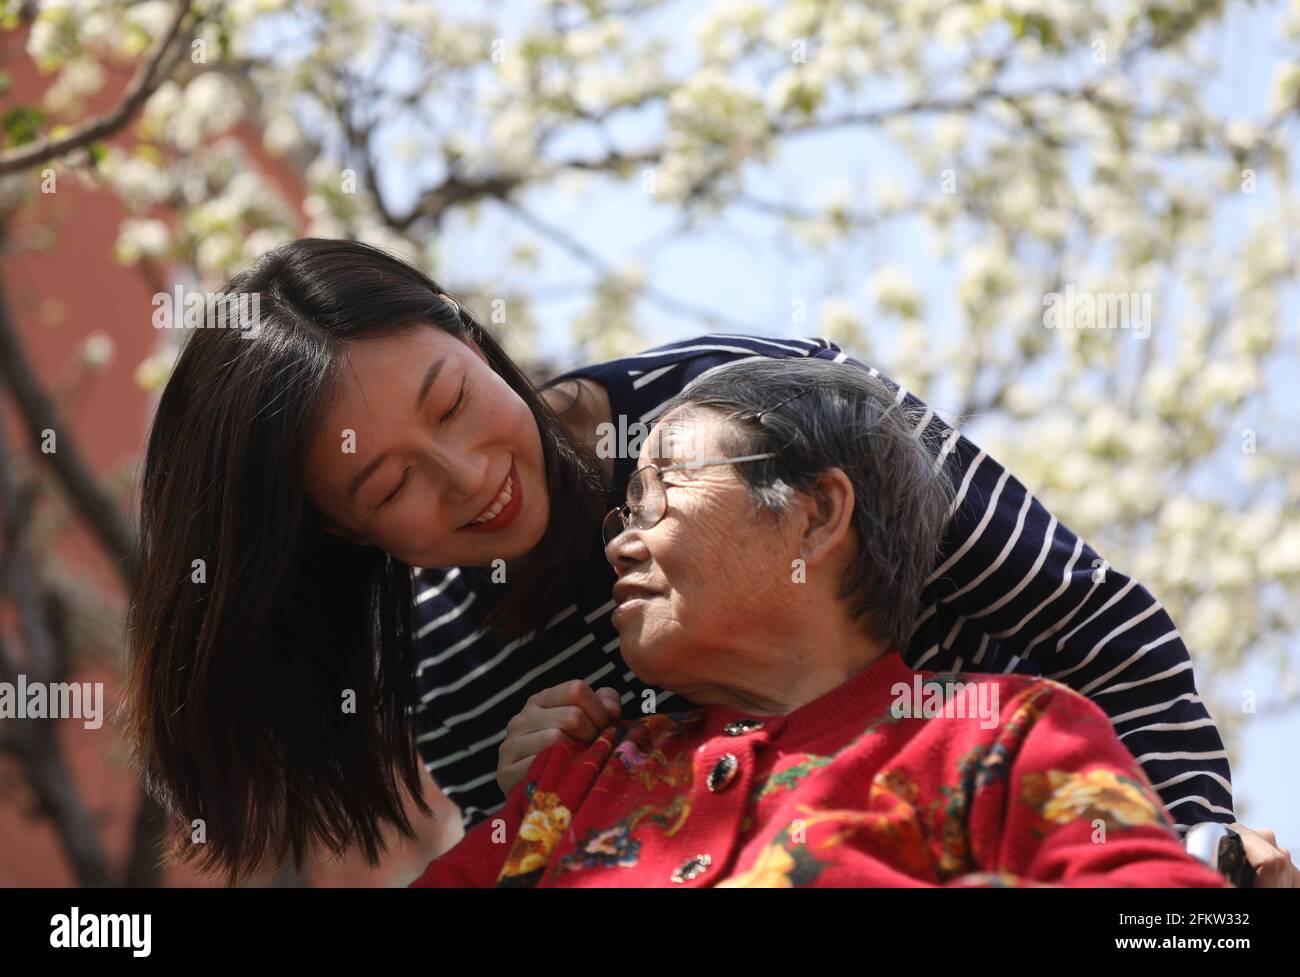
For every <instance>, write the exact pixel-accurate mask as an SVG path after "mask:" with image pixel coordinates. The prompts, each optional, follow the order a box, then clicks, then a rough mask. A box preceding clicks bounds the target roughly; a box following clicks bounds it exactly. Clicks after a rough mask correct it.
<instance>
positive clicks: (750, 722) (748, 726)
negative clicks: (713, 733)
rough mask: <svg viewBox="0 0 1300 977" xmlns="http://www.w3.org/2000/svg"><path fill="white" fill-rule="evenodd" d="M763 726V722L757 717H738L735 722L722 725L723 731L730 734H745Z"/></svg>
mask: <svg viewBox="0 0 1300 977" xmlns="http://www.w3.org/2000/svg"><path fill="white" fill-rule="evenodd" d="M762 728H763V724H762V723H761V722H759V721H758V720H757V719H737V720H736V721H735V722H734V723H727V725H725V726H723V727H722V731H723V732H724V733H726V734H727V735H728V736H744V735H745V734H746V733H753V732H756V731H758V730H760V729H762Z"/></svg>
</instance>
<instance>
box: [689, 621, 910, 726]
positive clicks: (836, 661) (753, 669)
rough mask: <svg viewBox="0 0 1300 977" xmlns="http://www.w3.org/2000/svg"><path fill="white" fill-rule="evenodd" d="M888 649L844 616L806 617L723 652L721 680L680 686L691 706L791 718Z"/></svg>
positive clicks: (887, 646)
mask: <svg viewBox="0 0 1300 977" xmlns="http://www.w3.org/2000/svg"><path fill="white" fill-rule="evenodd" d="M889 651H890V646H889V645H887V644H885V643H884V642H881V641H879V640H877V639H876V638H873V637H872V636H870V635H868V634H867V633H866V632H864V631H863V630H862V626H861V624H860V623H859V622H857V621H855V620H853V619H852V618H851V617H849V615H848V614H847V613H845V612H843V609H842V605H840V606H839V607H837V610H836V612H835V613H832V614H826V615H820V616H819V615H815V614H803V615H799V616H798V617H797V618H796V619H794V620H791V621H789V622H788V624H787V625H786V626H785V627H784V628H782V629H780V630H775V631H774V630H768V631H766V632H765V633H764V634H763V635H762V636H761V637H756V638H755V639H754V640H752V641H741V642H739V643H738V644H737V645H733V646H731V647H730V648H728V649H727V651H726V652H725V658H720V659H715V660H724V661H727V662H728V663H730V665H731V667H730V668H729V669H728V670H727V674H726V675H725V676H719V680H718V681H717V682H716V683H714V682H709V683H707V684H703V683H701V684H700V685H699V687H696V688H681V689H674V691H678V692H681V693H682V694H683V695H685V696H686V697H687V698H688V699H690V700H691V701H692V702H696V703H699V704H700V705H716V706H723V707H725V708H729V709H737V710H741V711H744V712H752V713H754V714H756V715H776V714H782V715H784V714H788V713H791V712H794V711H795V710H796V709H798V708H800V707H802V706H805V705H807V704H808V703H810V702H812V701H813V700H814V699H817V698H819V697H821V696H823V695H825V694H826V693H827V692H830V691H831V690H832V689H834V688H836V687H837V686H840V685H843V684H844V683H845V682H847V681H848V680H849V679H851V678H852V677H853V676H855V675H857V674H858V673H859V672H860V671H862V669H864V668H867V667H868V666H870V665H871V664H873V663H874V662H876V661H877V660H878V659H880V658H881V657H882V656H884V655H885V654H887V653H888V652H889Z"/></svg>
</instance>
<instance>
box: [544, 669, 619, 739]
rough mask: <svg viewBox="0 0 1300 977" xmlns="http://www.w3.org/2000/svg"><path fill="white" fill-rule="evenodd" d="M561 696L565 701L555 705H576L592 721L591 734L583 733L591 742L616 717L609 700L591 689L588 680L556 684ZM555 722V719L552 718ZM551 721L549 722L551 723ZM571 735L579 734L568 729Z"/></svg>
mask: <svg viewBox="0 0 1300 977" xmlns="http://www.w3.org/2000/svg"><path fill="white" fill-rule="evenodd" d="M555 689H556V690H557V692H558V693H559V695H560V696H562V697H564V699H563V701H561V702H557V703H556V704H555V707H563V706H576V707H577V708H578V709H581V710H582V712H583V713H584V714H585V716H586V718H587V721H588V722H590V723H591V726H592V732H591V734H590V736H588V735H586V734H585V732H584V734H583V738H584V739H585V740H586V741H587V742H590V741H591V740H592V739H595V737H596V736H597V735H598V734H599V732H600V730H602V729H604V728H605V727H606V726H608V725H609V724H610V723H612V722H613V721H614V719H615V717H614V716H612V715H611V714H610V709H609V705H608V704H607V702H606V701H605V700H604V699H603V698H602V697H601V696H599V695H597V694H596V693H595V692H593V691H592V690H591V686H590V685H588V684H587V683H586V682H582V681H574V682H565V683H564V684H563V685H557V686H555ZM552 722H553V720H552ZM549 724H550V723H548V725H549ZM565 732H567V733H569V735H571V736H573V735H577V734H576V733H575V732H574V730H572V729H566V730H565Z"/></svg>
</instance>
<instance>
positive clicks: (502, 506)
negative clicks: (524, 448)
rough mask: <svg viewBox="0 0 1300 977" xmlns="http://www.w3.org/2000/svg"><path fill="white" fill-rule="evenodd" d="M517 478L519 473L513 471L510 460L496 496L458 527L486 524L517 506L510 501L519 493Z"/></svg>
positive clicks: (469, 527) (474, 526)
mask: <svg viewBox="0 0 1300 977" xmlns="http://www.w3.org/2000/svg"><path fill="white" fill-rule="evenodd" d="M518 478H519V475H518V473H517V472H516V471H515V465H514V462H513V461H511V463H510V469H509V471H507V472H506V477H505V481H503V482H502V483H501V487H500V488H499V489H498V490H497V494H496V496H495V497H494V498H493V499H492V501H491V502H489V503H488V504H487V506H486V507H485V508H484V509H483V510H482V511H480V512H479V514H478V515H477V516H475V517H474V518H473V519H471V520H470V521H469V522H467V523H465V524H464V525H463V526H460V527H459V528H460V529H474V528H477V527H479V526H486V525H488V524H490V523H492V522H494V521H495V520H496V519H497V518H498V517H499V516H500V515H501V514H502V513H503V512H505V513H507V514H510V513H509V512H507V510H513V509H515V508H517V506H512V505H511V503H512V502H515V501H516V500H517V497H518V495H519V484H518Z"/></svg>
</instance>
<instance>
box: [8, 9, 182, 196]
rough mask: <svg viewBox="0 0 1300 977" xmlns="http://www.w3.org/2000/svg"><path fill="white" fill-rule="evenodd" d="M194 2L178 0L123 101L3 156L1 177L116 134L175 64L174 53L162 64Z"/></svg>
mask: <svg viewBox="0 0 1300 977" xmlns="http://www.w3.org/2000/svg"><path fill="white" fill-rule="evenodd" d="M192 2H193V0H177V4H176V11H175V13H173V14H172V19H171V23H169V24H168V25H167V27H166V29H165V30H164V31H163V33H162V35H161V36H160V37H159V38H158V40H157V41H156V42H155V43H154V46H153V49H152V50H151V51H150V52H149V56H148V57H147V58H146V60H145V63H144V64H143V65H141V66H140V69H139V71H137V72H136V75H135V77H134V78H132V79H131V83H130V84H129V85H128V86H127V89H126V92H125V93H124V94H123V97H122V100H121V101H120V102H118V104H117V105H116V106H115V107H114V108H112V109H110V110H109V111H108V112H105V113H104V114H103V115H100V116H98V117H97V118H94V119H90V120H88V121H86V122H83V123H81V124H80V125H78V126H76V127H75V128H73V129H72V131H71V132H69V133H68V134H67V135H66V136H64V137H63V138H62V139H50V138H49V137H48V136H42V137H41V138H40V139H37V140H36V141H35V142H32V143H29V144H27V145H26V146H22V147H20V148H18V149H15V150H13V151H12V152H8V153H4V154H3V155H0V176H3V175H4V174H6V173H17V172H18V171H20V170H25V169H28V168H29V167H32V166H36V165H37V164H39V163H44V162H46V161H47V160H51V159H54V158H55V157H57V156H64V155H66V154H67V153H70V152H72V150H74V149H78V148H80V147H82V146H85V145H87V144H88V143H91V142H94V141H95V140H96V139H103V138H105V137H107V136H111V135H113V134H114V133H115V132H117V131H118V130H119V129H121V128H122V127H123V126H125V125H126V124H127V123H128V122H129V121H131V118H132V117H133V116H134V115H135V114H136V112H137V111H139V109H140V107H141V106H142V105H143V104H144V103H145V101H146V100H147V99H148V98H149V96H150V95H152V94H153V93H154V91H155V90H156V89H157V88H158V85H159V84H160V83H161V82H162V81H163V79H165V78H167V77H168V76H169V75H170V74H171V71H172V69H173V68H174V67H175V65H176V55H175V54H173V56H172V58H171V59H170V61H169V62H168V64H167V66H166V68H165V70H164V69H163V66H162V62H163V57H164V55H166V54H167V49H168V47H170V46H171V43H172V41H173V40H175V38H176V35H177V33H178V32H179V31H180V26H181V21H182V20H184V19H185V15H186V14H187V13H188V12H189V9H190V5H191V3H192ZM179 50H180V47H179V46H178V47H177V51H179Z"/></svg>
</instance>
